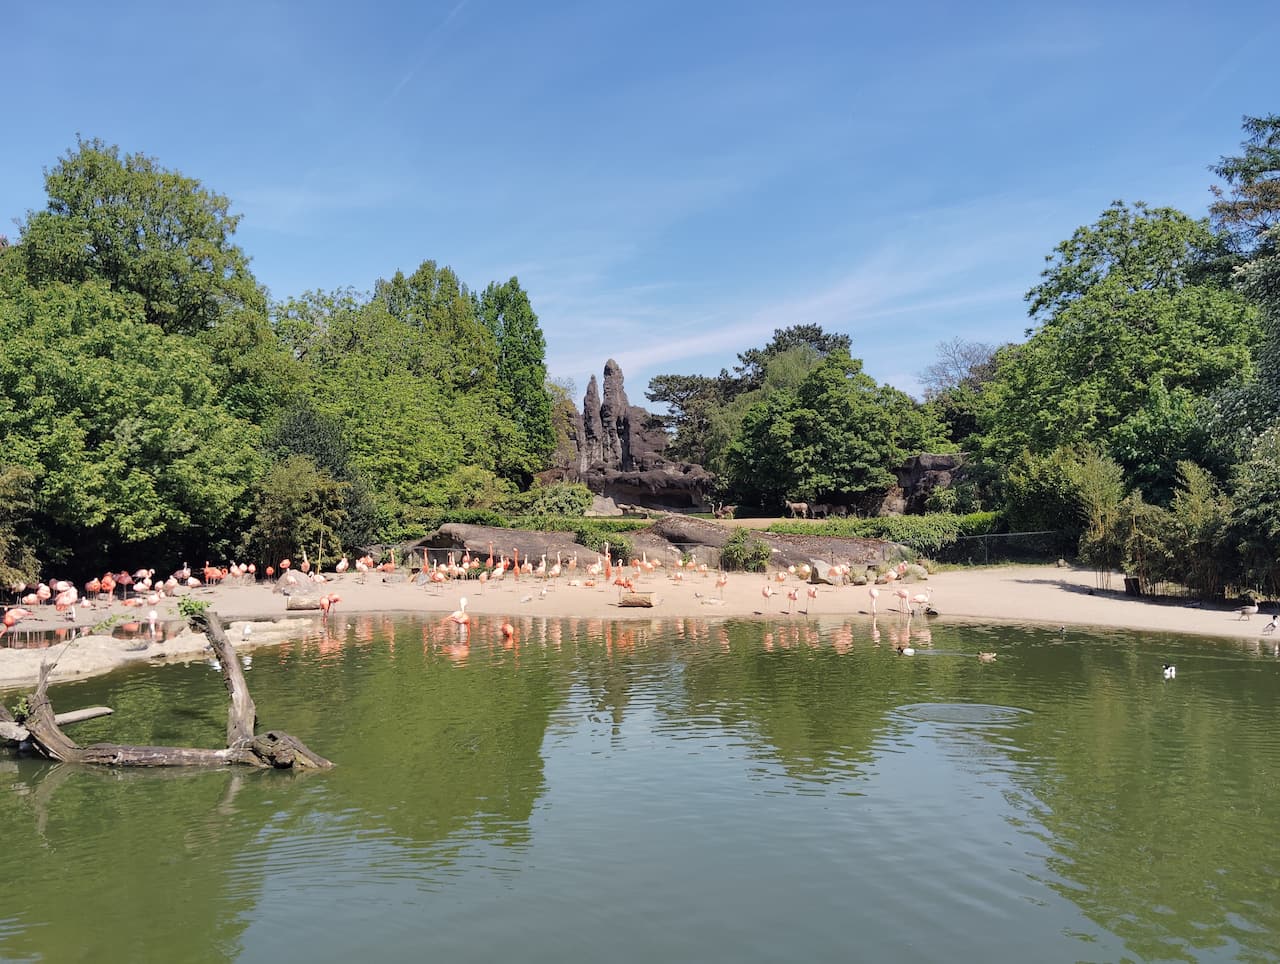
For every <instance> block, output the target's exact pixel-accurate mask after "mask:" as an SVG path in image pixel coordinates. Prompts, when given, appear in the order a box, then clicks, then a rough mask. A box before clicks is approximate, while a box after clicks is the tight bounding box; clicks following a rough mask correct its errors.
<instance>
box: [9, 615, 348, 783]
mask: <svg viewBox="0 0 1280 964" xmlns="http://www.w3.org/2000/svg"><path fill="white" fill-rule="evenodd" d="M191 624H192V626H193V628H198V629H202V630H203V631H204V633H205V635H206V636H208V637H209V645H210V646H212V647H213V652H214V655H216V656H217V658H218V663H219V665H220V666H221V667H222V681H223V683H225V684H226V687H227V695H228V696H229V697H230V699H231V706H230V708H229V709H228V711H227V746H226V748H225V749H221V750H203V749H198V748H192V747H179V746H126V745H123V744H117V743H95V744H93V745H92V746H83V747H82V746H79V745H78V744H77V743H75V742H74V741H73V740H72V739H71V738H70V737H68V736H67V735H66V734H65V733H63V732H62V729H61V728H60V727H59V726H58V722H57V720H56V719H55V716H54V712H53V706H52V704H50V702H49V697H48V695H47V693H46V692H45V691H46V689H47V688H48V685H49V672H50V670H51V669H52V668H53V667H52V666H51V665H50V664H48V663H45V664H43V665H42V666H41V667H40V682H39V685H38V686H37V687H36V691H35V692H34V693H33V694H31V695H30V696H29V697H27V715H26V717H25V718H24V719H22V720H21V721H19V722H21V723H22V725H23V726H24V727H26V729H27V731H28V732H29V733H30V735H31V742H32V744H33V745H34V746H35V748H36V750H38V751H39V752H40V753H41V754H43V755H44V756H47V757H49V758H50V759H52V760H59V761H62V762H64V763H94V764H100V765H104V766H122V767H172V766H206V767H207V766H226V765H227V764H231V763H238V764H244V765H246V766H255V767H263V768H266V767H276V768H289V767H293V768H298V769H301V768H317V769H326V768H328V767H331V766H333V764H332V763H331V762H330V761H328V760H326V759H325V758H324V757H322V756H319V755H317V754H315V753H313V752H311V750H309V749H307V747H306V746H305V745H304V744H303V743H302V741H300V740H297V739H295V738H294V737H292V736H290V735H289V734H288V733H275V732H270V731H269V732H267V733H264V734H262V735H261V736H254V733H253V729H254V725H255V724H256V723H257V710H256V708H255V706H254V704H253V697H251V696H250V695H249V686H248V684H247V683H246V682H245V679H244V671H243V670H242V669H241V668H240V660H239V659H237V658H236V651H235V647H234V646H232V645H231V641H230V640H229V639H227V634H226V632H225V631H224V630H223V628H222V620H221V619H219V618H218V614H217V613H214V612H208V613H202V614H201V615H199V616H196V617H191ZM0 711H3V707H0ZM4 715H6V716H7V715H8V714H7V712H5V713H4Z"/></svg>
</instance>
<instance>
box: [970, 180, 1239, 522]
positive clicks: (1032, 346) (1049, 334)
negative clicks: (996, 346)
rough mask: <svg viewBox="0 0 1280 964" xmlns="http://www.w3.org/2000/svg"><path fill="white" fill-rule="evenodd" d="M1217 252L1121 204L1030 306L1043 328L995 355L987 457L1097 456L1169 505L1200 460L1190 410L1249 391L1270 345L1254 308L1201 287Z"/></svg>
mask: <svg viewBox="0 0 1280 964" xmlns="http://www.w3.org/2000/svg"><path fill="white" fill-rule="evenodd" d="M1217 247H1220V242H1219V241H1218V240H1217V239H1215V238H1214V236H1213V235H1212V234H1211V233H1210V232H1209V230H1208V226H1207V224H1205V223H1204V222H1200V221H1193V220H1191V219H1190V218H1188V217H1186V216H1185V215H1182V214H1180V213H1179V212H1175V211H1172V210H1170V209H1156V210H1151V209H1148V208H1146V207H1145V206H1143V205H1137V206H1136V207H1135V209H1133V210H1130V209H1129V208H1127V207H1126V206H1124V205H1122V204H1120V203H1118V202H1117V204H1115V205H1113V206H1112V207H1111V208H1109V209H1108V210H1107V211H1105V212H1104V213H1103V215H1102V217H1101V218H1100V219H1099V222H1098V223H1097V224H1096V225H1093V226H1091V227H1087V228H1081V229H1080V230H1079V231H1077V232H1076V234H1075V235H1074V236H1073V237H1072V238H1071V239H1070V240H1069V241H1067V242H1064V243H1063V244H1062V245H1060V246H1059V248H1058V250H1057V251H1056V253H1055V255H1053V256H1051V257H1050V262H1051V266H1050V268H1048V269H1047V270H1046V271H1045V273H1044V281H1043V282H1042V283H1041V284H1040V285H1038V286H1037V287H1035V288H1033V289H1032V291H1031V292H1030V293H1029V294H1028V299H1029V300H1030V301H1031V302H1032V314H1033V316H1036V317H1038V318H1039V319H1040V321H1041V325H1040V327H1039V328H1038V330H1036V331H1035V332H1034V333H1033V334H1032V335H1031V337H1030V338H1029V339H1028V341H1027V342H1026V343H1024V344H1022V345H1016V346H1009V347H1006V348H1004V349H1002V350H1001V351H1000V352H998V353H997V356H996V372H995V375H994V376H993V378H992V380H991V382H990V383H989V384H988V385H987V386H986V388H985V390H984V392H983V396H982V399H981V402H980V404H979V412H978V416H979V423H980V426H981V430H982V439H981V449H982V451H983V453H984V455H985V456H986V457H988V458H993V459H995V460H997V461H1003V462H1011V461H1013V460H1014V459H1015V458H1017V456H1018V454H1019V453H1020V452H1021V451H1023V450H1024V449H1025V450H1027V451H1029V452H1031V453H1033V454H1036V455H1046V454H1048V453H1050V452H1052V451H1053V450H1054V449H1057V448H1060V447H1063V446H1074V445H1080V444H1084V443H1092V444H1099V445H1102V446H1103V448H1104V449H1105V450H1106V451H1107V452H1108V453H1109V454H1111V455H1112V456H1113V457H1116V458H1118V459H1120V460H1121V461H1123V462H1124V464H1125V465H1126V466H1128V467H1129V468H1130V471H1131V475H1130V476H1129V481H1130V482H1131V483H1133V482H1139V483H1141V484H1144V485H1146V486H1148V488H1147V490H1146V491H1147V494H1148V495H1154V496H1156V497H1167V493H1168V491H1169V489H1170V487H1171V484H1172V479H1171V478H1170V470H1171V467H1172V465H1174V464H1175V463H1176V461H1177V460H1178V459H1179V458H1185V457H1191V456H1200V455H1201V454H1202V453H1201V452H1200V451H1198V448H1199V446H1200V445H1202V444H1203V441H1202V440H1203V437H1204V436H1203V434H1202V433H1198V432H1197V430H1196V428H1195V426H1194V424H1193V423H1194V420H1195V418H1194V415H1193V410H1194V408H1195V403H1194V401H1193V400H1194V399H1195V398H1200V397H1204V396H1207V395H1209V394H1210V393H1212V392H1214V391H1217V390H1219V389H1221V388H1223V387H1224V386H1228V385H1232V384H1235V383H1238V382H1239V381H1240V380H1241V379H1243V378H1247V377H1248V376H1249V373H1250V372H1251V371H1252V368H1253V361H1252V354H1253V352H1254V350H1255V349H1256V348H1257V346H1258V345H1259V343H1260V341H1261V337H1262V329H1261V326H1260V325H1259V321H1258V312H1257V310H1256V308H1255V307H1253V306H1252V305H1250V304H1249V303H1248V302H1247V301H1246V299H1245V298H1244V297H1242V296H1241V295H1240V294H1238V293H1236V292H1232V291H1227V290H1223V289H1221V288H1219V287H1215V286H1214V285H1213V284H1208V283H1205V284H1201V283H1198V281H1199V275H1198V273H1197V270H1198V266H1201V265H1203V264H1204V261H1205V259H1206V258H1207V257H1208V256H1209V253H1211V252H1212V251H1213V250H1215V249H1216V248H1217Z"/></svg>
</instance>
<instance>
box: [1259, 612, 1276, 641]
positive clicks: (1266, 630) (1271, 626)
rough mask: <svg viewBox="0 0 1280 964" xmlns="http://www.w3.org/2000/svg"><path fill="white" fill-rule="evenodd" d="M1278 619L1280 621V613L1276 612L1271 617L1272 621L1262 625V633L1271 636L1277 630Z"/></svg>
mask: <svg viewBox="0 0 1280 964" xmlns="http://www.w3.org/2000/svg"><path fill="white" fill-rule="evenodd" d="M1277 621H1280V613H1275V614H1274V615H1273V616H1272V617H1271V621H1270V622H1269V623H1267V624H1266V625H1265V626H1263V627H1262V635H1263V636H1270V635H1271V634H1272V633H1274V632H1275V631H1276V623H1277Z"/></svg>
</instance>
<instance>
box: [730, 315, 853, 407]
mask: <svg viewBox="0 0 1280 964" xmlns="http://www.w3.org/2000/svg"><path fill="white" fill-rule="evenodd" d="M795 348H807V349H809V351H811V352H812V353H813V354H816V355H817V356H818V357H819V358H826V357H827V356H828V355H834V354H838V353H839V354H845V355H848V354H850V353H851V352H852V350H853V346H852V344H851V342H850V340H849V336H848V335H845V334H842V333H839V332H828V331H825V330H824V329H823V327H822V326H821V325H814V324H807V325H792V326H790V327H789V328H777V329H774V332H773V338H772V340H770V342H769V344H767V345H765V346H764V348H749V349H747V350H746V351H744V352H742V353H741V354H739V355H738V364H737V365H736V366H735V367H734V374H735V377H736V380H737V382H738V386H737V390H738V391H739V392H744V391H751V390H753V389H756V388H760V387H762V385H763V383H764V378H765V374H766V372H767V371H768V369H769V363H770V362H771V361H772V360H773V359H774V358H775V357H776V356H778V355H781V354H783V353H785V352H789V351H791V350H792V349H795Z"/></svg>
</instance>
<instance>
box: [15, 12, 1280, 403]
mask: <svg viewBox="0 0 1280 964" xmlns="http://www.w3.org/2000/svg"><path fill="white" fill-rule="evenodd" d="M5 19H6V22H7V23H6V30H5V33H6V35H7V36H6V37H5V39H4V40H3V41H0V43H2V44H3V46H2V47H0V49H3V51H4V62H5V66H6V70H5V74H6V77H7V80H8V83H7V85H6V86H7V88H8V89H7V94H8V96H7V97H6V106H5V117H4V128H5V134H6V136H5V138H4V147H3V150H0V219H3V221H2V222H0V231H3V232H4V233H8V234H9V235H10V236H11V237H12V236H16V234H17V229H16V228H15V227H14V226H13V223H12V222H13V220H14V219H21V218H22V217H23V216H24V215H25V213H26V212H27V211H28V210H30V209H32V208H37V207H40V206H42V205H43V203H44V200H45V197H44V191H43V180H42V178H43V173H42V172H43V169H44V168H45V167H47V166H51V165H53V164H54V163H56V161H57V159H58V157H59V156H60V155H61V154H63V153H64V152H65V151H66V150H67V149H68V148H70V147H71V146H73V145H74V143H75V137H76V134H77V133H80V134H83V135H84V136H86V137H100V138H102V139H103V140H105V141H107V142H109V143H114V144H118V145H119V146H120V147H121V149H122V150H124V151H128V152H133V151H140V152H142V153H145V154H149V155H151V156H153V157H155V158H157V159H158V160H159V162H160V163H161V164H162V165H163V166H165V167H168V168H174V169H177V170H180V171H182V172H183V173H184V174H187V175H189V176H192V177H196V178H199V179H200V180H201V181H202V182H204V184H205V185H206V186H208V187H209V188H211V189H213V190H216V191H218V192H221V193H223V194H226V195H228V196H229V197H230V198H231V200H232V204H233V211H235V212H238V213H240V214H242V215H243V220H242V222H241V225H240V229H239V231H238V232H237V234H236V240H237V242H238V243H239V244H240V245H241V246H242V247H243V248H244V250H245V251H246V252H248V254H249V255H250V256H251V257H252V259H253V269H254V271H255V273H256V275H257V277H258V278H259V280H260V281H262V282H263V283H264V284H266V285H267V286H268V288H269V289H270V291H271V293H272V295H273V296H274V297H277V298H283V297H287V296H289V295H293V294H299V293H301V292H303V291H305V290H309V289H314V288H323V289H333V288H338V287H345V286H352V287H355V288H357V289H360V290H368V289H369V288H370V287H371V286H372V283H373V282H374V280H375V279H377V278H379V277H384V276H388V275H390V274H392V273H393V272H394V271H396V270H397V269H404V270H405V271H411V270H413V268H415V267H416V266H417V265H418V264H419V263H421V262H422V261H423V260H426V259H434V260H435V261H437V262H439V263H442V264H448V265H451V266H453V268H454V269H455V270H456V271H457V272H458V274H459V276H460V277H461V278H462V279H463V281H465V282H466V283H468V284H469V285H470V286H472V287H473V288H483V287H484V286H485V285H486V284H487V283H488V282H489V281H492V280H505V279H506V278H508V277H510V276H512V275H517V276H518V277H519V278H520V281H521V283H522V284H523V285H524V287H525V289H526V290H527V291H528V292H529V294H530V297H531V299H532V302H533V306H534V309H535V310H536V311H537V312H538V315H539V317H540V319H541V322H542V327H543V331H544V332H545V334H546V338H547V347H548V352H547V360H548V367H549V369H550V373H551V375H552V376H553V377H560V378H569V379H572V380H573V382H574V384H575V386H576V390H577V393H578V396H579V397H581V393H582V392H583V390H584V389H585V387H586V382H587V378H588V377H589V376H590V375H591V374H593V373H595V374H598V373H599V372H600V371H601V369H602V368H603V366H604V362H605V360H606V358H608V357H610V356H612V357H614V358H616V359H617V360H618V362H619V363H620V364H621V366H622V368H623V371H624V373H625V374H626V377H627V391H628V394H629V395H630V397H631V400H632V402H634V403H640V404H644V398H643V393H644V389H645V388H646V387H647V385H648V380H649V378H650V377H651V376H653V375H655V374H662V373H706V374H714V373H715V372H717V371H719V369H720V368H721V367H723V366H728V365H731V364H732V363H733V361H734V359H735V356H736V354H737V353H738V352H740V351H743V350H745V349H747V348H751V347H758V346H762V345H764V344H765V343H766V342H767V341H768V340H769V338H770V337H771V335H772V332H773V330H774V329H775V328H779V327H785V326H787V325H790V324H796V323H803V322H816V323H819V324H822V325H823V326H824V327H825V328H826V329H827V330H829V331H840V332H846V333H848V334H849V335H850V336H851V338H852V341H853V350H854V355H855V356H857V357H861V358H862V359H864V361H865V365H866V369H867V371H868V372H869V373H870V374H871V375H873V376H874V377H875V378H877V379H878V380H880V381H887V382H890V383H892V384H894V385H896V386H898V387H899V388H902V389H904V390H906V391H909V392H912V393H913V394H915V393H917V392H918V381H917V376H918V374H919V372H920V371H921V370H922V369H923V368H924V367H925V366H926V365H928V364H929V363H930V362H931V361H933V360H934V358H935V357H936V346H937V344H938V343H939V342H940V341H943V340H945V339H948V338H950V337H952V336H954V335H959V336H962V337H964V338H967V339H970V340H977V341H988V342H993V343H1000V342H1005V341H1020V340H1022V338H1023V336H1024V331H1025V329H1026V327H1027V318H1026V311H1025V304H1024V302H1023V300H1022V296H1023V294H1024V293H1025V291H1026V290H1027V289H1028V288H1029V287H1030V286H1031V285H1032V284H1034V283H1035V281H1036V279H1037V277H1038V274H1039V272H1040V270H1041V269H1042V267H1043V266H1044V256H1045V255H1046V254H1048V253H1049V252H1050V251H1051V250H1052V248H1053V246H1054V245H1055V244H1056V243H1057V242H1058V241H1060V240H1062V239H1063V238H1065V237H1067V236H1068V235H1069V234H1070V233H1071V232H1072V231H1073V230H1074V229H1075V228H1076V227H1077V226H1079V225H1081V224H1086V223H1090V222H1092V221H1093V220H1094V219H1096V217H1097V216H1098V214H1099V213H1100V212H1101V211H1102V210H1103V208H1104V207H1105V206H1106V205H1107V204H1108V203H1109V202H1111V201H1112V200H1114V199H1117V198H1123V199H1125V200H1127V201H1135V200H1145V201H1147V202H1149V203H1151V204H1153V205H1163V204H1167V205H1172V206H1175V207H1179V208H1182V209H1183V210H1186V211H1188V212H1190V213H1193V214H1196V215H1197V216H1199V215H1203V213H1204V211H1205V208H1206V206H1207V204H1208V201H1209V194H1208V187H1209V185H1210V184H1211V183H1212V181H1213V178H1212V175H1211V174H1210V173H1209V172H1208V170H1207V168H1208V165H1210V164H1211V163H1213V162H1214V161H1215V160H1216V159H1217V158H1218V157H1219V156H1220V155H1222V154H1225V153H1233V152H1235V151H1236V149H1237V148H1238V146H1239V144H1240V139H1241V133H1240V120H1241V117H1242V116H1243V115H1245V114H1254V115H1256V114H1266V113H1273V112H1276V111H1280V96H1277V95H1280V84H1277V74H1276V71H1275V63H1274V38H1275V37H1276V36H1277V32H1278V31H1280V5H1277V4H1275V3H1274V2H1273V0H1268V2H1238V3H1234V4H1229V5H1221V4H1208V3H1178V2H1160V3H1106V4H1096V5H1095V4H1079V5H1067V4H1054V5H1052V6H1050V5H1047V4H1014V3H1000V4H985V5H960V4H949V3H936V4H911V5H908V4H903V5H890V4H875V5H871V4H855V3H794V4H776V3H769V4H765V3H752V2H734V3H730V2H702V3H672V2H611V0H598V2H582V3H519V2H505V0H502V2H500V0H446V2H434V0H423V2H418V3H381V2H376V0H371V2H366V3H364V4H354V3H349V2H348V3H328V2H312V3H300V2H299V3H271V2H261V3H258V2H250V3H223V4H205V5H200V6H198V7H197V6H196V5H188V4H175V3H168V2H166V3H132V4H130V3H120V4H102V3H87V2H63V3H57V4H21V5H16V6H11V7H10V8H9V9H8V10H7V11H6V15H5Z"/></svg>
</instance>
